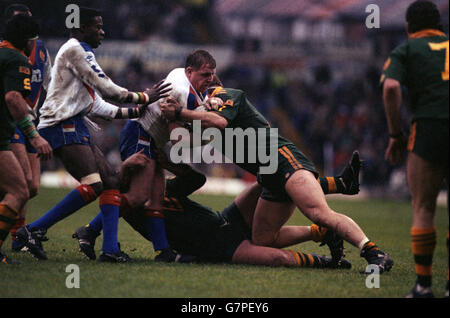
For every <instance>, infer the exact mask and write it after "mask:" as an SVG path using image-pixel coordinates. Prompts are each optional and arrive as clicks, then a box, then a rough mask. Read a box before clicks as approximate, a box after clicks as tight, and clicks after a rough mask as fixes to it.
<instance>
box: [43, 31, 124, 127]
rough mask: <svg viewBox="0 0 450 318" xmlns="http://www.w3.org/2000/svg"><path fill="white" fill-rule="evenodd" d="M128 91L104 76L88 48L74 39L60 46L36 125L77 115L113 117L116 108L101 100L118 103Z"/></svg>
mask: <svg viewBox="0 0 450 318" xmlns="http://www.w3.org/2000/svg"><path fill="white" fill-rule="evenodd" d="M127 95H128V90H127V89H125V88H123V87H120V86H118V85H116V84H114V82H113V81H112V80H111V79H110V78H109V77H108V76H106V75H105V73H104V72H103V70H102V69H101V67H100V65H99V64H98V63H97V61H96V60H95V56H94V52H93V51H92V48H91V47H90V46H89V45H88V44H86V43H83V42H79V41H78V40H77V39H75V38H71V39H70V40H68V41H67V42H66V43H64V44H63V46H61V48H60V49H59V51H58V54H57V55H56V58H55V62H54V65H53V67H52V73H51V80H50V84H49V87H48V91H47V97H46V99H45V102H44V104H43V105H42V107H41V109H40V110H39V113H40V116H39V126H38V128H39V129H41V128H45V127H49V126H54V125H56V124H58V123H59V122H61V121H64V120H66V119H69V118H71V117H73V116H76V115H78V114H82V115H87V114H92V115H95V116H100V117H104V118H106V119H111V118H114V117H115V115H116V113H117V110H118V107H117V106H115V105H113V104H110V103H107V102H106V101H104V100H103V98H102V97H105V98H109V99H111V100H115V101H118V102H122V101H123V100H124V99H125V98H126V97H127Z"/></svg>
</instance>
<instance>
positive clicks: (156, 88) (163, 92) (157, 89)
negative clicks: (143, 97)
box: [144, 80, 172, 104]
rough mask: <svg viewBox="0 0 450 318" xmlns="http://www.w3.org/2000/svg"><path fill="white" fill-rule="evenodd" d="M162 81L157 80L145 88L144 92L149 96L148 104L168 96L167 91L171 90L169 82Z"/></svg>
mask: <svg viewBox="0 0 450 318" xmlns="http://www.w3.org/2000/svg"><path fill="white" fill-rule="evenodd" d="M163 82H164V80H162V81H159V82H158V83H157V84H155V85H153V87H152V88H147V89H146V90H145V92H144V93H146V94H147V95H148V97H149V104H151V103H154V102H156V101H158V100H160V99H161V98H165V97H168V96H169V93H170V91H171V90H172V88H171V87H170V83H165V84H163Z"/></svg>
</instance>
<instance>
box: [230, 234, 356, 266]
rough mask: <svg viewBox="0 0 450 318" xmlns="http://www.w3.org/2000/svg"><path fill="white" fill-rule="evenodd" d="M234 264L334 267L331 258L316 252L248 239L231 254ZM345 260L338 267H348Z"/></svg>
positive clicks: (348, 264)
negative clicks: (264, 243)
mask: <svg viewBox="0 0 450 318" xmlns="http://www.w3.org/2000/svg"><path fill="white" fill-rule="evenodd" d="M232 262H233V263H234V264H252V265H267V266H297V267H313V268H336V266H334V265H333V262H332V260H331V258H328V257H325V256H319V255H317V254H306V253H302V252H300V251H292V250H282V249H277V248H272V247H265V246H258V245H255V244H253V243H252V242H250V241H249V240H245V241H243V242H242V243H241V244H240V245H239V246H238V248H237V249H236V251H235V252H234V254H233V258H232ZM350 267H351V264H350V263H348V262H347V261H344V262H342V263H340V265H339V268H350Z"/></svg>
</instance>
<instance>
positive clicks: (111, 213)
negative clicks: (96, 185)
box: [100, 190, 120, 254]
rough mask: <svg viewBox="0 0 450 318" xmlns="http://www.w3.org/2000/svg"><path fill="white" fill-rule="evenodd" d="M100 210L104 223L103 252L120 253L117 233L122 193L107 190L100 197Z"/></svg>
mask: <svg viewBox="0 0 450 318" xmlns="http://www.w3.org/2000/svg"><path fill="white" fill-rule="evenodd" d="M100 210H101V214H102V223H103V246H102V250H103V251H104V252H106V253H109V254H114V253H116V252H118V251H119V245H118V244H117V231H118V228H119V210H120V192H119V191H118V190H105V191H103V193H102V194H101V195H100Z"/></svg>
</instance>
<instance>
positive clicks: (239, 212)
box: [77, 150, 361, 268]
mask: <svg viewBox="0 0 450 318" xmlns="http://www.w3.org/2000/svg"><path fill="white" fill-rule="evenodd" d="M154 155H155V156H156V158H157V160H158V162H159V164H160V165H161V167H163V168H164V169H167V170H168V171H170V172H172V173H173V174H174V175H175V176H176V177H175V178H170V179H168V180H167V181H166V196H165V198H164V206H163V208H162V215H161V216H160V217H163V218H164V220H165V225H166V231H167V237H168V240H169V242H170V245H171V246H172V247H173V248H175V249H176V250H177V251H178V252H180V253H183V254H185V255H191V256H193V257H195V258H194V259H191V260H192V261H193V260H195V261H196V262H225V263H235V264H254V265H269V266H301V267H317V268H350V267H351V264H350V263H349V262H348V261H347V260H344V259H343V258H342V255H343V246H342V239H340V238H339V237H337V236H336V235H334V233H333V231H329V230H327V229H326V228H323V227H320V226H317V225H315V224H313V225H312V226H284V227H283V230H285V231H289V232H290V233H291V234H292V236H293V239H292V240H291V242H290V243H289V244H288V245H279V246H276V248H272V247H263V246H256V245H254V244H252V243H251V241H250V240H251V222H252V221H251V220H252V218H253V213H254V211H255V208H256V204H257V201H258V198H259V196H260V194H261V190H262V188H261V186H260V185H258V184H257V183H255V184H253V185H252V186H250V187H248V188H247V189H246V190H245V191H244V192H242V193H241V194H240V195H239V196H238V197H237V198H236V199H235V200H234V201H233V203H232V204H230V205H229V206H228V207H227V208H225V209H224V210H223V211H222V212H214V211H213V210H212V209H211V208H209V207H206V206H204V205H202V204H200V203H198V202H195V201H193V200H191V199H189V198H188V196H189V195H190V194H191V193H193V192H194V191H196V190H197V189H199V188H201V187H202V186H203V184H204V183H205V182H206V177H205V176H204V175H203V174H201V173H199V172H198V171H196V170H195V169H193V168H192V167H190V166H189V165H187V164H173V163H171V162H170V161H169V160H168V159H167V157H166V155H165V154H164V153H163V152H162V151H160V150H156V151H155V152H154ZM148 161H149V159H148V158H147V157H146V156H145V155H143V154H142V151H141V152H139V153H136V154H133V155H132V156H130V157H129V158H128V159H126V160H125V161H124V162H123V164H122V166H121V171H120V175H121V182H122V185H123V186H124V187H125V188H126V187H128V185H129V182H130V180H132V179H133V178H134V177H135V176H137V175H139V174H141V173H142V169H143V168H144V167H145V165H146V162H148ZM360 164H361V163H360V160H359V156H358V155H357V152H355V154H354V156H353V157H352V160H351V162H350V164H349V165H348V166H347V167H346V168H345V170H344V173H343V174H342V175H344V176H345V177H344V178H343V181H344V183H345V184H346V185H347V187H348V188H350V187H354V184H358V179H359V178H358V176H359V168H360ZM356 188H359V187H358V186H357V187H356ZM324 190H325V191H327V188H325V189H324ZM357 191H358V189H355V192H357ZM148 214H151V215H152V216H153V211H152V210H149V209H148V208H147V207H145V208H140V209H134V210H130V211H128V212H127V213H126V214H124V215H123V218H124V219H125V220H126V221H127V222H128V223H129V224H130V225H131V226H132V227H133V228H134V229H135V230H136V231H138V232H139V233H140V234H141V235H142V236H143V237H144V238H145V239H147V240H149V241H152V240H153V237H152V233H151V231H149V230H148V229H147V228H146V226H145V220H146V218H147V215H148ZM97 226H100V228H98V227H97V229H98V230H97V231H89V232H84V235H83V236H82V237H77V238H78V244H79V247H80V250H81V251H82V252H83V253H84V254H85V255H86V256H87V257H89V258H90V256H91V255H95V251H94V245H95V239H96V238H97V237H98V236H99V235H100V230H101V222H100V223H98V225H97ZM294 237H295V238H294ZM310 240H313V241H315V242H322V243H323V244H327V245H328V246H329V248H330V250H331V254H332V258H328V257H324V256H319V255H316V254H305V253H302V252H298V251H291V250H282V249H281V248H283V247H287V246H290V245H294V244H298V243H302V242H305V241H310ZM337 254H338V257H337V258H336V257H335V256H336V255H337ZM178 258H179V259H181V257H180V256H178ZM177 260H178V259H177Z"/></svg>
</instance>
